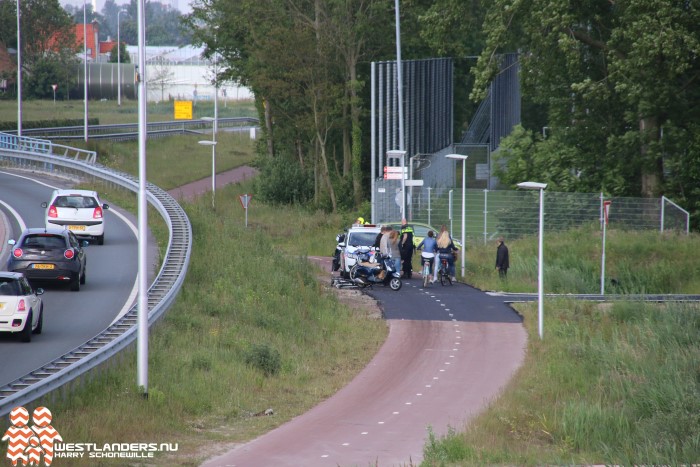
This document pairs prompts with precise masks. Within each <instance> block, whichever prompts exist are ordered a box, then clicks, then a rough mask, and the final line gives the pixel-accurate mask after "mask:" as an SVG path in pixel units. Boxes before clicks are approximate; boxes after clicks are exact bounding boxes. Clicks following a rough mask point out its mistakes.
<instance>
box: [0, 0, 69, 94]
mask: <svg viewBox="0 0 700 467" xmlns="http://www.w3.org/2000/svg"><path fill="white" fill-rule="evenodd" d="M20 17H21V38H22V76H23V86H22V88H23V93H24V95H25V96H26V97H28V98H31V97H37V98H49V97H52V96H53V89H52V88H51V85H52V84H58V89H57V95H58V96H61V95H67V92H68V87H69V82H70V80H71V78H72V71H73V70H74V67H75V64H77V59H76V57H75V54H76V52H77V51H78V48H77V47H76V40H75V34H74V32H73V22H72V20H71V18H70V16H69V15H68V13H67V12H66V11H65V10H64V9H63V8H62V7H61V5H60V4H59V2H58V0H22V1H21V2H20ZM0 44H3V45H5V46H6V47H12V48H16V47H17V3H16V1H14V0H0Z"/></svg>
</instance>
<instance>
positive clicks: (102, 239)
mask: <svg viewBox="0 0 700 467" xmlns="http://www.w3.org/2000/svg"><path fill="white" fill-rule="evenodd" d="M97 244H98V245H104V244H105V236H104V234H102V235H100V236H99V237H97Z"/></svg>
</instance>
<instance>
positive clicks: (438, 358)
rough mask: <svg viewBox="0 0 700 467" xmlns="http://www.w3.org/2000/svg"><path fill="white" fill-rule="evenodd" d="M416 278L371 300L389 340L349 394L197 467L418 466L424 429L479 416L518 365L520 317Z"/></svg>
mask: <svg viewBox="0 0 700 467" xmlns="http://www.w3.org/2000/svg"><path fill="white" fill-rule="evenodd" d="M313 259H315V260H317V261H320V260H321V259H320V258H313ZM323 261H327V262H330V258H326V259H323ZM414 277H415V279H411V280H408V281H404V287H403V288H402V289H401V290H400V291H398V292H394V291H392V290H391V289H389V288H384V287H382V286H378V287H375V288H373V289H372V290H370V291H368V293H369V294H370V295H372V296H373V297H374V298H375V299H376V300H378V302H379V304H380V306H381V308H382V310H383V314H384V317H385V318H386V320H387V325H388V326H389V336H388V338H387V340H386V342H385V343H384V345H383V346H382V347H381V349H380V351H379V352H378V353H377V355H376V356H375V357H374V359H372V361H371V362H370V363H369V364H368V365H367V367H366V368H365V369H364V370H363V371H362V372H361V373H360V374H359V375H357V377H355V379H354V380H353V381H352V382H351V383H350V384H349V385H348V386H346V387H345V388H343V389H342V390H341V391H339V392H338V393H336V394H335V395H334V396H333V397H331V398H330V399H328V400H326V401H324V402H322V403H321V404H319V405H318V406H316V407H315V408H313V409H312V410H310V411H309V412H307V413H305V414H303V415H301V416H299V417H297V418H296V419H294V420H291V421H290V422H288V423H286V424H284V425H282V426H281V427H279V428H277V429H275V430H273V431H271V432H269V433H267V434H265V435H263V436H261V437H259V438H257V439H255V440H253V441H251V442H249V443H246V444H243V445H240V446H237V447H236V448H234V449H233V450H231V451H229V452H228V453H226V454H224V455H221V456H219V457H215V458H212V459H210V460H208V461H207V462H205V463H204V464H203V465H204V466H205V467H215V466H216V467H224V466H227V467H230V466H240V467H243V466H246V467H247V466H255V467H266V466H290V467H291V466H302V465H303V466H307V467H314V466H319V467H337V466H341V467H346V466H363V467H364V466H368V465H372V466H398V465H401V466H403V465H416V464H417V463H419V462H420V461H421V460H422V457H423V455H422V453H423V446H424V445H425V442H426V440H427V437H428V429H429V428H430V429H431V430H432V431H433V433H435V434H436V435H438V436H439V435H444V434H446V433H447V432H448V429H449V427H454V428H456V429H458V430H459V429H461V428H462V427H463V426H464V424H465V423H468V422H469V421H470V420H471V419H472V418H473V417H474V416H475V415H476V414H478V413H479V412H481V411H482V410H484V409H485V408H486V407H487V406H488V404H489V402H490V401H491V400H493V398H495V397H497V396H498V394H499V393H500V392H501V390H502V389H503V387H504V386H505V385H506V384H507V382H508V381H509V379H510V378H511V376H512V375H513V374H514V373H515V372H516V371H517V369H518V368H519V367H520V365H521V364H522V362H523V359H524V356H525V347H526V340H527V337H526V332H525V329H524V328H523V326H522V319H521V317H520V316H519V315H518V314H517V313H515V312H514V311H513V310H512V309H511V308H510V307H509V306H508V305H506V304H505V303H504V299H503V298H502V297H492V296H489V295H487V294H485V293H483V292H480V291H478V290H476V289H473V288H471V287H468V286H466V285H463V284H455V285H453V286H444V287H443V286H441V285H440V284H439V283H436V284H433V285H430V286H428V288H425V289H424V288H423V287H422V283H421V281H420V278H419V276H417V275H416V274H414Z"/></svg>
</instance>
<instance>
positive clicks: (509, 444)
mask: <svg viewBox="0 0 700 467" xmlns="http://www.w3.org/2000/svg"><path fill="white" fill-rule="evenodd" d="M518 309H519V310H521V312H522V313H523V315H524V317H525V325H526V327H527V328H528V331H529V333H530V342H529V346H528V354H527V358H526V362H525V365H524V366H523V368H522V369H521V370H520V372H519V373H518V375H517V376H516V377H515V378H514V379H513V380H512V381H511V383H510V385H509V387H508V389H507V390H506V391H505V393H504V395H503V396H502V397H501V398H500V400H498V401H497V403H495V404H494V405H493V406H492V407H491V408H490V409H489V410H488V411H487V412H486V413H484V414H483V415H481V416H480V417H479V418H478V419H477V420H476V421H475V422H474V423H472V424H471V425H469V426H468V427H466V430H465V431H464V432H462V433H458V432H457V430H452V432H451V433H450V434H448V436H447V437H445V438H444V439H439V440H438V439H435V438H434V437H432V438H431V439H430V442H429V443H428V445H427V446H426V451H425V461H424V462H423V465H426V466H433V465H460V466H462V465H483V464H498V465H514V464H517V465H542V464H556V465H563V464H580V465H590V464H607V465H610V464H614V465H643V464H646V465H660V464H663V465H691V464H693V463H697V461H698V459H700V436H698V429H697V428H698V426H700V372H699V371H698V365H697V362H698V361H700V341H699V340H698V339H697V336H698V333H699V332H700V307H698V305H696V304H693V305H688V304H670V305H657V304H645V303H637V302H624V301H623V302H616V303H613V304H606V305H598V304H594V303H590V302H575V301H569V300H558V301H548V303H547V307H546V315H545V328H544V329H545V333H544V339H543V340H539V338H538V337H537V307H536V306H533V305H519V306H518ZM458 428H459V429H460V430H461V429H463V428H464V427H458Z"/></svg>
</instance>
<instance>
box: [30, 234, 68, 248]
mask: <svg viewBox="0 0 700 467" xmlns="http://www.w3.org/2000/svg"><path fill="white" fill-rule="evenodd" d="M22 247H24V248H41V249H43V250H52V249H54V248H65V247H66V240H65V239H64V238H63V237H61V236H57V235H46V234H39V235H27V236H26V237H24V241H23V242H22Z"/></svg>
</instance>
